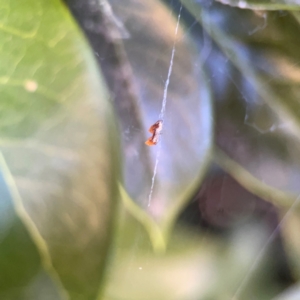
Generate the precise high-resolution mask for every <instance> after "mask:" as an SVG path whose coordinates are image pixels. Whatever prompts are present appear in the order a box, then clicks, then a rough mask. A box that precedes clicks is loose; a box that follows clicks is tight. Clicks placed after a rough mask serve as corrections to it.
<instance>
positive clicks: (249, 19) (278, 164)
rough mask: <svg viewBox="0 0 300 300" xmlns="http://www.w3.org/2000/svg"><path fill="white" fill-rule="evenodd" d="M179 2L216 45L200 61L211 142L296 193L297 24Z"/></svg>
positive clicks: (299, 148)
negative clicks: (209, 90)
mask: <svg viewBox="0 0 300 300" xmlns="http://www.w3.org/2000/svg"><path fill="white" fill-rule="evenodd" d="M183 3H185V4H186V5H187V8H188V10H189V12H190V13H191V14H193V15H194V16H195V18H197V19H198V21H201V24H203V26H204V27H205V29H206V31H207V33H208V34H209V35H210V36H211V37H212V38H213V40H214V41H215V42H216V44H217V45H218V46H219V47H217V45H216V44H214V43H213V45H212V47H211V52H210V55H209V57H208V59H207V68H208V70H209V74H210V75H209V77H210V79H211V81H212V86H213V90H214V95H215V98H216V102H215V108H216V113H215V114H216V121H217V123H216V142H217V144H218V146H219V147H220V148H221V149H222V150H223V151H224V152H225V153H226V154H228V155H229V157H230V158H232V159H233V160H235V161H236V162H238V163H239V164H240V165H241V166H242V167H244V168H246V170H247V171H248V172H250V174H252V175H254V177H256V178H257V179H258V180H260V181H262V182H263V183H265V184H267V185H269V186H270V187H273V188H276V189H279V190H282V191H284V192H286V193H292V194H297V193H299V191H300V190H299V184H298V182H299V179H300V161H299V154H300V144H299V126H298V125H299V120H300V119H299V113H298V111H299V109H300V107H299V103H298V100H297V95H298V93H299V92H300V90H299V83H298V81H299V80H298V79H297V78H298V76H297V74H298V73H297V72H298V71H299V70H298V64H297V62H298V61H299V59H300V57H299V51H298V50H297V49H298V46H297V42H295V41H298V38H297V36H298V34H299V32H298V31H299V26H298V24H297V22H296V21H295V19H294V18H291V16H290V15H289V14H288V13H286V12H284V13H280V12H263V13H255V12H252V11H249V10H240V9H237V8H231V7H229V6H224V5H220V4H213V5H211V6H208V7H201V6H200V5H197V4H195V3H193V2H191V1H188V0H187V1H183ZM236 24H242V26H236ZM298 90H299V91H298ZM227 171H228V170H227ZM287 204H288V200H287Z"/></svg>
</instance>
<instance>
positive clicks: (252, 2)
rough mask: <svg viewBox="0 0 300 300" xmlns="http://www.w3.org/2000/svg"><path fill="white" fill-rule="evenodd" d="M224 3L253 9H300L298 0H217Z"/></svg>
mask: <svg viewBox="0 0 300 300" xmlns="http://www.w3.org/2000/svg"><path fill="white" fill-rule="evenodd" d="M217 1H219V2H221V3H223V4H229V5H231V6H236V7H239V8H247V9H253V10H281V9H282V10H289V9H291V10H299V9H300V5H299V1H298V0H272V1H270V0H217Z"/></svg>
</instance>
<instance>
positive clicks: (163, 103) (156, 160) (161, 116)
mask: <svg viewBox="0 0 300 300" xmlns="http://www.w3.org/2000/svg"><path fill="white" fill-rule="evenodd" d="M181 11H182V5H181V6H180V9H179V13H178V16H177V23H176V28H175V39H174V43H173V47H172V53H171V58H170V64H169V70H168V75H167V80H166V82H165V86H164V94H163V100H162V105H161V110H160V114H159V117H158V119H159V120H162V121H164V116H165V111H166V104H167V99H168V88H169V84H170V78H171V75H172V70H173V62H174V56H175V52H176V42H177V34H178V28H179V23H180V17H181ZM163 126H164V123H162V127H163ZM160 152H161V144H160V143H159V144H158V150H157V152H156V158H155V165H154V170H153V176H152V179H151V187H150V192H149V197H148V207H150V206H151V200H152V194H153V189H154V184H155V178H156V174H157V167H158V162H159V157H160Z"/></svg>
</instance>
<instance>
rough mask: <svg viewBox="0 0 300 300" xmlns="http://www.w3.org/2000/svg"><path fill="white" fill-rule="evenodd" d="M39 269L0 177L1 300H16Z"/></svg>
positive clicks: (30, 243) (38, 262)
mask: <svg viewBox="0 0 300 300" xmlns="http://www.w3.org/2000/svg"><path fill="white" fill-rule="evenodd" d="M39 267H40V258H39V253H38V251H37V249H36V247H35V245H34V243H33V242H32V240H31V238H30V236H29V234H28V233H27V231H26V229H25V227H24V225H23V224H22V223H21V221H20V220H19V219H18V217H17V216H16V214H15V211H14V207H13V203H12V200H11V196H10V194H9V191H8V189H7V187H6V185H5V181H4V178H3V174H2V173H1V175H0V298H1V299H6V300H10V299H18V297H20V295H22V293H23V292H24V290H25V289H26V286H27V284H28V283H29V282H30V280H32V278H33V277H34V276H35V274H36V273H37V272H38V270H39Z"/></svg>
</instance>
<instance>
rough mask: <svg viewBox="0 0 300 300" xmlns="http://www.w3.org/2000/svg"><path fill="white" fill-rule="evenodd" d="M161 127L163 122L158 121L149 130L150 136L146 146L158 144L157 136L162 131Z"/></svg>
mask: <svg viewBox="0 0 300 300" xmlns="http://www.w3.org/2000/svg"><path fill="white" fill-rule="evenodd" d="M162 127H163V121H162V120H158V121H157V122H155V123H154V124H153V125H152V126H151V127H150V128H149V132H150V133H152V136H151V137H150V138H149V139H148V140H147V141H146V142H145V144H146V145H148V146H154V145H156V144H157V143H158V141H159V136H160V134H161V131H162Z"/></svg>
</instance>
